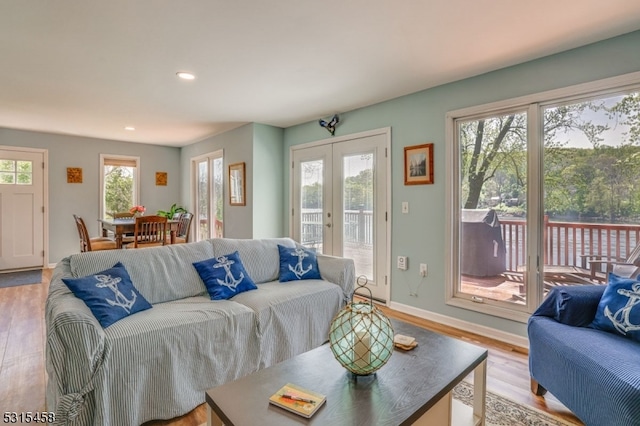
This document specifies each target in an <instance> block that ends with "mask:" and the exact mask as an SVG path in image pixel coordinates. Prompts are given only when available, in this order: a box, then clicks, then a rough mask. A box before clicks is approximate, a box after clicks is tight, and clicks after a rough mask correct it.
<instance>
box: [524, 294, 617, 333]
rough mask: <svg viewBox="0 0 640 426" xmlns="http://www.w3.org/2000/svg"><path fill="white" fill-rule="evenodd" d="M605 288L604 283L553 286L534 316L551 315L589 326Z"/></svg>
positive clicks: (577, 325)
mask: <svg viewBox="0 0 640 426" xmlns="http://www.w3.org/2000/svg"><path fill="white" fill-rule="evenodd" d="M604 289H605V286H603V285H571V286H558V287H553V288H552V289H551V291H550V292H549V294H548V295H547V297H545V299H544V301H543V302H542V303H541V304H540V306H539V307H538V309H536V311H535V312H534V313H533V316H545V317H550V318H553V319H554V320H556V321H558V322H559V323H562V324H567V325H572V326H575V327H589V326H590V325H591V323H592V322H593V318H594V317H595V316H596V310H597V309H598V303H600V299H601V298H602V293H603V292H604Z"/></svg>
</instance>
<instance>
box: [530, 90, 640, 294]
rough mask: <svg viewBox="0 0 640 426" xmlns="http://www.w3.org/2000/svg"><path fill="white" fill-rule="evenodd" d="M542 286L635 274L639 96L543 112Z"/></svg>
mask: <svg viewBox="0 0 640 426" xmlns="http://www.w3.org/2000/svg"><path fill="white" fill-rule="evenodd" d="M543 114H544V118H545V126H544V173H543V176H544V214H545V221H544V263H543V265H542V266H543V267H542V270H543V271H544V275H543V278H544V288H545V293H546V291H548V290H549V289H550V288H551V287H553V286H554V285H567V284H580V283H582V284H584V283H604V282H606V279H607V272H614V273H616V274H618V275H624V276H635V275H637V273H638V268H637V267H636V265H635V264H640V262H639V261H638V254H637V252H638V251H637V250H636V251H634V248H636V247H637V246H638V243H639V241H640V239H639V236H640V146H639V145H640V131H639V129H640V93H638V92H628V93H618V94H611V95H606V96H600V97H597V98H588V99H583V100H578V101H575V100H574V101H571V102H567V103H562V104H553V105H548V106H545V107H544V108H543Z"/></svg>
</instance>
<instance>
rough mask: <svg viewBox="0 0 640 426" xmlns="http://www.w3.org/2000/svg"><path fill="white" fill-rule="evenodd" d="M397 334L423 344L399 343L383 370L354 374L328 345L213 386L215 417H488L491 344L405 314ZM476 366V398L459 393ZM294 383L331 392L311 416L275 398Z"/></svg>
mask: <svg viewBox="0 0 640 426" xmlns="http://www.w3.org/2000/svg"><path fill="white" fill-rule="evenodd" d="M392 324H393V328H394V331H395V332H396V334H405V335H409V336H413V337H415V338H416V340H417V341H418V347H416V348H415V349H413V350H411V351H409V352H404V351H401V350H395V352H394V353H393V355H392V356H391V358H390V359H389V362H387V364H386V365H385V366H383V367H382V368H381V369H380V370H378V372H377V373H376V375H375V376H362V377H354V376H352V375H351V374H350V373H349V372H347V370H346V369H344V368H343V367H342V366H341V365H340V364H339V363H338V361H336V359H335V358H334V356H333V353H332V352H331V349H330V348H329V346H328V345H323V346H321V347H319V348H316V349H314V350H312V351H309V352H306V353H303V354H301V355H298V356H296V357H294V358H291V359H289V360H287V361H284V362H281V363H279V364H276V365H274V366H272V367H269V368H265V369H263V370H260V371H258V372H256V373H253V374H250V375H248V376H246V377H243V378H241V379H238V380H235V381H233V382H229V383H226V384H223V385H221V386H218V387H215V388H213V389H209V390H208V391H207V392H206V400H207V405H208V409H207V411H208V415H207V424H209V425H214V426H219V425H222V424H224V425H226V426H232V425H236V426H252V425H261V426H267V425H274V426H285V425H300V424H314V425H341V424H343V425H374V424H376V425H409V424H417V425H421V424H423V425H450V424H455V425H484V417H485V397H486V359H487V350H486V349H484V348H481V347H478V346H475V345H472V344H470V343H466V342H463V341H461V340H458V339H454V338H451V337H447V336H444V335H441V334H438V333H434V332H431V331H429V330H425V329H422V328H419V327H415V326H412V325H410V324H407V323H405V322H401V321H392ZM472 371H474V405H473V408H471V407H467V406H465V405H464V404H462V403H461V402H459V401H455V400H453V398H452V390H453V388H454V387H455V386H456V385H457V384H458V383H460V381H461V380H462V379H463V378H464V377H465V376H467V375H468V374H469V373H470V372H472ZM286 383H294V384H296V385H298V386H302V387H304V388H308V389H310V390H313V391H315V392H319V393H322V394H325V395H326V396H327V401H326V403H325V404H324V405H323V406H322V407H320V409H319V410H318V411H317V412H316V413H315V414H314V415H313V417H312V418H311V419H305V418H303V417H300V416H298V415H296V414H293V413H289V412H288V411H286V410H283V409H281V408H279V407H275V406H273V405H271V404H269V397H270V396H271V395H272V394H273V393H275V392H276V391H277V390H278V389H280V388H281V387H282V386H283V385H285V384H286Z"/></svg>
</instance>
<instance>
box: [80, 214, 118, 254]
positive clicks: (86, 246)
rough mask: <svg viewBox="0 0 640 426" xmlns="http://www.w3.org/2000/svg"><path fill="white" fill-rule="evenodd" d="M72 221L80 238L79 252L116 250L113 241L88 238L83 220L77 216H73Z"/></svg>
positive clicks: (101, 238)
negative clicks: (74, 222)
mask: <svg viewBox="0 0 640 426" xmlns="http://www.w3.org/2000/svg"><path fill="white" fill-rule="evenodd" d="M73 219H74V220H75V221H76V227H77V228H78V235H79V236H80V251H81V252H85V251H97V250H115V249H116V248H118V247H117V246H116V242H115V240H113V239H112V238H108V237H95V238H90V237H89V232H88V231H87V226H86V225H85V223H84V220H83V219H82V218H81V217H80V216H78V215H75V214H74V215H73Z"/></svg>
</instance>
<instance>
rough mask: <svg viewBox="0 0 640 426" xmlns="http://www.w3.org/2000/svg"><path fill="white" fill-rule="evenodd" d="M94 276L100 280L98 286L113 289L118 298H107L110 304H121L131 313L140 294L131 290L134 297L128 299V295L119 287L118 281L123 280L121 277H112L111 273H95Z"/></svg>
mask: <svg viewBox="0 0 640 426" xmlns="http://www.w3.org/2000/svg"><path fill="white" fill-rule="evenodd" d="M93 277H94V278H95V279H96V280H97V281H98V282H97V283H96V287H98V288H105V287H108V288H109V289H110V290H111V291H113V295H114V296H115V299H116V300H111V299H105V300H106V301H107V303H108V304H110V305H111V306H120V307H121V308H122V309H124V310H125V311H127V313H131V308H132V307H133V305H134V304H135V303H136V299H137V298H138V295H136V293H135V292H134V291H133V290H131V296H132V299H131V300H129V299H127V297H126V296H125V295H124V294H122V292H121V291H120V290H119V289H118V283H119V282H120V281H122V279H121V278H112V277H111V275H94V276H93Z"/></svg>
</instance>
